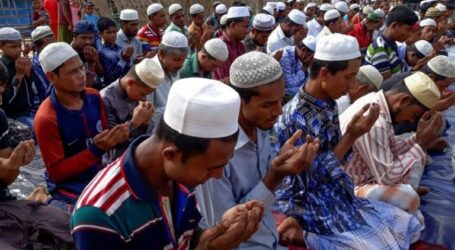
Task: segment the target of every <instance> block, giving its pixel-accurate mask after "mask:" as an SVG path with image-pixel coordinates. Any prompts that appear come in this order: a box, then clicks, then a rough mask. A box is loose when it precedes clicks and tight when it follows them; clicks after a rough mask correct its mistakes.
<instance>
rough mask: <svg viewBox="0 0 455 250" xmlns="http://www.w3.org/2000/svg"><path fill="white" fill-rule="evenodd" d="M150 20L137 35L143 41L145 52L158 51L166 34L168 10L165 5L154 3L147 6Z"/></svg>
mask: <svg viewBox="0 0 455 250" xmlns="http://www.w3.org/2000/svg"><path fill="white" fill-rule="evenodd" d="M147 16H148V20H149V21H148V22H147V24H146V25H145V26H143V27H142V28H141V29H140V30H139V32H138V33H137V37H138V38H139V40H140V41H141V42H142V49H143V52H144V53H148V52H155V53H156V52H157V51H158V48H159V46H160V43H161V38H162V37H163V34H164V30H163V28H164V26H165V25H166V11H165V9H164V7H163V5H161V4H159V3H152V4H151V5H149V7H148V8H147Z"/></svg>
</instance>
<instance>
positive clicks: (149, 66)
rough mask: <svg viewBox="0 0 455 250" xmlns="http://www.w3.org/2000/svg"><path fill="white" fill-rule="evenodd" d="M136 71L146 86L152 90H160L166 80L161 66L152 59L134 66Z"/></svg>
mask: <svg viewBox="0 0 455 250" xmlns="http://www.w3.org/2000/svg"><path fill="white" fill-rule="evenodd" d="M134 67H135V68H134V71H135V72H136V74H137V76H138V77H139V79H140V80H141V82H143V83H144V84H145V85H147V86H148V87H150V88H152V89H156V88H158V85H159V84H160V82H161V81H163V80H164V71H163V68H161V65H160V64H159V63H157V62H156V61H155V60H153V59H151V58H146V59H144V60H142V61H141V62H140V63H138V64H136V66H134Z"/></svg>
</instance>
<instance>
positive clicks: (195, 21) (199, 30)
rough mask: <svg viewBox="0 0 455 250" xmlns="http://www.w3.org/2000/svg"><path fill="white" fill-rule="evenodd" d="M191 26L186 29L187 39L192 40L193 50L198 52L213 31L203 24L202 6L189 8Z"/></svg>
mask: <svg viewBox="0 0 455 250" xmlns="http://www.w3.org/2000/svg"><path fill="white" fill-rule="evenodd" d="M190 15H191V20H192V21H191V24H190V26H189V27H188V37H190V38H191V39H189V40H192V39H194V40H195V41H194V46H193V47H194V50H196V51H200V50H201V49H202V47H203V46H204V43H205V42H207V40H209V39H210V38H212V37H213V33H214V32H215V30H214V29H213V28H212V27H209V26H208V25H207V24H205V23H204V18H205V16H204V6H202V5H200V4H198V3H196V4H193V5H191V7H190Z"/></svg>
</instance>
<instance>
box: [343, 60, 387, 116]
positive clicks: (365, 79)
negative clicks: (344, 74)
mask: <svg viewBox="0 0 455 250" xmlns="http://www.w3.org/2000/svg"><path fill="white" fill-rule="evenodd" d="M382 81H383V78H382V75H381V73H379V71H378V70H377V69H376V68H375V67H373V66H371V65H364V66H362V67H360V68H359V72H358V73H357V75H356V76H355V85H354V86H352V87H350V88H349V90H348V93H347V94H346V95H344V96H342V97H340V98H338V99H337V100H336V102H337V106H338V114H339V115H341V114H343V112H344V111H345V110H346V109H347V108H349V106H351V104H353V103H354V102H355V101H356V100H357V99H359V98H360V97H362V96H364V95H366V94H369V93H371V92H376V91H378V90H379V88H380V87H381V84H382Z"/></svg>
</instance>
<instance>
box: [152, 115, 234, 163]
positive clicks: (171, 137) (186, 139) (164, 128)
mask: <svg viewBox="0 0 455 250" xmlns="http://www.w3.org/2000/svg"><path fill="white" fill-rule="evenodd" d="M155 135H156V136H157V137H158V139H160V140H163V141H166V142H171V143H173V144H174V145H175V146H176V147H177V148H178V149H179V150H180V151H181V152H182V163H185V162H186V161H187V160H188V159H190V158H191V157H192V156H195V155H199V154H204V153H205V151H207V148H208V146H209V143H210V140H221V141H223V142H232V141H235V140H237V136H238V131H237V132H236V133H234V134H232V135H229V136H226V137H223V138H217V139H207V138H197V137H193V136H188V135H184V134H180V133H179V132H177V131H175V130H174V129H172V128H171V127H169V126H168V125H167V124H166V123H165V122H164V119H163V117H161V119H160V121H159V123H158V127H157V129H156V131H155Z"/></svg>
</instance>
